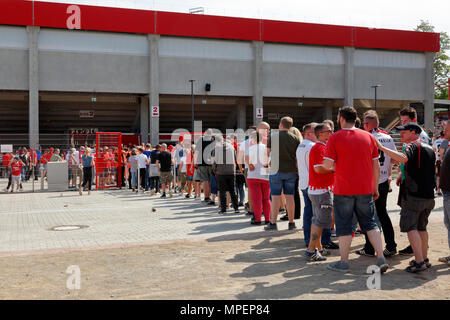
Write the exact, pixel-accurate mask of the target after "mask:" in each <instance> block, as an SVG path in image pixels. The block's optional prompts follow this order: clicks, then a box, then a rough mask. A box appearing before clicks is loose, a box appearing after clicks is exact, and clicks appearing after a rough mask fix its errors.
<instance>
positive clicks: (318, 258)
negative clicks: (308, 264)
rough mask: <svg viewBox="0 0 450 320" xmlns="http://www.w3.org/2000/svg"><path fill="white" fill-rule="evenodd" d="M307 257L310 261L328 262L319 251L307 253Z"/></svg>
mask: <svg viewBox="0 0 450 320" xmlns="http://www.w3.org/2000/svg"><path fill="white" fill-rule="evenodd" d="M305 257H306V258H308V260H309V261H325V260H327V258H326V257H324V256H322V255H321V254H320V252H319V250H317V249H316V250H314V251H308V250H306V251H305Z"/></svg>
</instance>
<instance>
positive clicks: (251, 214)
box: [245, 211, 254, 216]
mask: <svg viewBox="0 0 450 320" xmlns="http://www.w3.org/2000/svg"><path fill="white" fill-rule="evenodd" d="M245 215H246V216H253V215H254V214H253V212H250V211H247V212H246V213H245Z"/></svg>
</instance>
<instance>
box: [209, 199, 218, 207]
mask: <svg viewBox="0 0 450 320" xmlns="http://www.w3.org/2000/svg"><path fill="white" fill-rule="evenodd" d="M215 204H216V203H215V202H214V201H212V200H210V201H209V202H208V203H207V205H209V206H213V205H215Z"/></svg>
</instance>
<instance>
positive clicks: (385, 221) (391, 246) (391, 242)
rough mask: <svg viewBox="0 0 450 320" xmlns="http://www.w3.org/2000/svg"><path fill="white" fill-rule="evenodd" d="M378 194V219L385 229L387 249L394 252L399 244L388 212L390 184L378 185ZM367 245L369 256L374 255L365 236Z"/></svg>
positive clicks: (376, 203) (376, 204)
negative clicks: (396, 241)
mask: <svg viewBox="0 0 450 320" xmlns="http://www.w3.org/2000/svg"><path fill="white" fill-rule="evenodd" d="M378 192H379V194H380V196H379V198H378V199H377V200H375V207H376V209H377V210H376V212H377V216H378V219H379V220H380V223H381V227H382V229H383V236H384V242H385V243H386V249H388V250H389V251H394V250H395V249H396V248H397V244H396V243H395V239H394V228H393V227H392V222H391V219H390V218H389V215H388V213H387V210H386V202H387V196H388V192H389V184H388V182H387V181H386V182H383V183H380V184H379V185H378ZM365 237H366V244H365V246H364V250H365V251H366V252H367V253H369V254H374V253H375V250H374V248H373V246H372V244H371V243H370V241H369V238H368V237H367V234H365Z"/></svg>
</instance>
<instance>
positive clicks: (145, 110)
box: [139, 96, 149, 143]
mask: <svg viewBox="0 0 450 320" xmlns="http://www.w3.org/2000/svg"><path fill="white" fill-rule="evenodd" d="M139 109H140V115H141V117H140V118H141V137H142V142H143V143H147V142H148V125H149V119H148V115H149V98H148V96H145V97H142V98H141V101H140V108H139Z"/></svg>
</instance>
